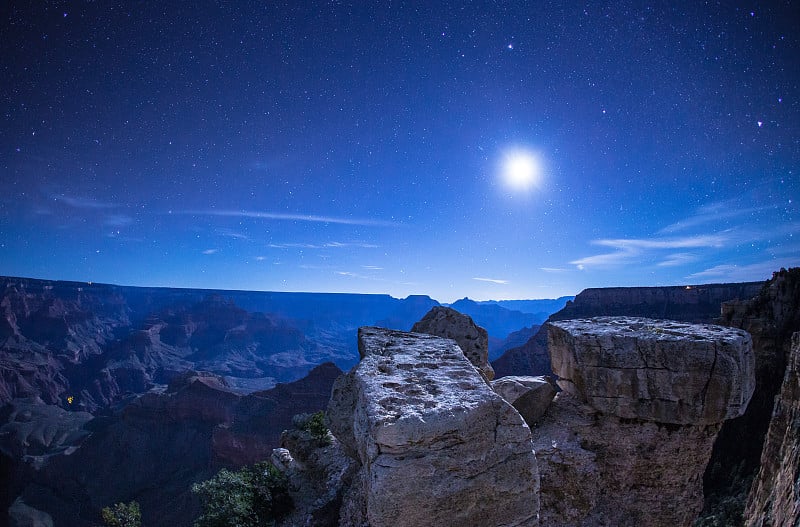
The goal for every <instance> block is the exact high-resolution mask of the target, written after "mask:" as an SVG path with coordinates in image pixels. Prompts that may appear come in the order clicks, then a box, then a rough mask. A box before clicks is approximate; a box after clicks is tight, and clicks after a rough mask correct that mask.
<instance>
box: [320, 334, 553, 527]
mask: <svg viewBox="0 0 800 527" xmlns="http://www.w3.org/2000/svg"><path fill="white" fill-rule="evenodd" d="M358 345H359V352H360V354H361V362H360V363H359V364H358V365H357V366H356V367H355V368H353V370H352V371H351V372H350V373H349V374H347V375H345V376H342V377H340V378H339V380H338V381H337V383H336V385H335V386H334V390H333V395H332V398H331V403H330V406H329V409H328V411H329V415H330V421H331V429H332V432H333V433H334V435H336V437H337V438H338V439H339V440H340V441H341V443H342V447H343V448H344V449H345V451H346V452H348V453H349V454H350V455H352V456H353V457H354V458H356V459H357V461H358V462H359V463H360V465H361V468H360V475H359V476H357V477H356V483H354V486H353V488H352V489H351V491H350V492H349V494H348V496H346V497H345V500H344V503H343V504H342V515H341V518H340V525H345V524H348V525H369V526H371V527H381V526H390V525H391V526H398V527H402V526H409V527H411V526H414V527H419V526H426V525H431V526H434V525H435V526H447V525H452V526H463V525H487V526H535V525H538V510H539V502H538V492H539V474H538V469H537V464H536V457H535V454H534V451H533V448H532V444H531V436H530V429H529V428H528V426H527V425H526V424H525V422H524V421H523V419H522V417H521V416H520V415H519V413H517V411H516V410H515V409H514V408H513V407H512V406H511V405H509V404H508V403H506V402H505V401H504V400H503V399H502V398H501V397H500V396H498V395H497V394H495V393H494V392H493V391H492V389H491V388H490V387H489V385H488V384H487V383H486V382H485V381H484V379H483V378H482V377H481V375H480V374H479V373H478V371H477V370H476V369H475V368H474V367H473V366H472V365H471V364H470V362H469V361H468V360H467V359H466V358H465V356H464V354H463V353H462V351H461V349H459V347H458V345H457V344H456V343H455V342H454V341H452V340H449V339H444V338H439V337H433V336H430V335H422V334H415V333H403V332H399V331H392V330H386V329H380V328H371V327H367V328H361V329H360V330H359V340H358Z"/></svg>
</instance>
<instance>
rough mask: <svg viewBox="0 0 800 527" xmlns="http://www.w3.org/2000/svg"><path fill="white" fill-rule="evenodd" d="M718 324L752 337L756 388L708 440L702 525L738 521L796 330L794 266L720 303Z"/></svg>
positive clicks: (798, 305) (798, 291)
mask: <svg viewBox="0 0 800 527" xmlns="http://www.w3.org/2000/svg"><path fill="white" fill-rule="evenodd" d="M719 323H720V324H723V325H726V326H731V327H735V328H741V329H744V330H745V331H747V332H748V333H750V335H751V336H752V338H753V352H754V354H755V359H756V388H755V391H754V393H753V398H752V400H751V401H750V405H749V406H748V408H747V411H746V412H745V414H744V415H743V416H742V417H740V418H739V419H733V420H731V421H728V422H726V423H725V424H724V425H723V427H722V430H720V433H719V437H718V438H717V441H716V443H715V444H714V451H713V454H712V457H711V460H710V461H709V465H708V469H707V470H706V473H705V476H704V482H705V490H706V494H707V496H708V501H707V503H706V507H705V509H704V511H703V517H704V518H708V522H707V524H708V525H714V522H715V521H724V522H734V524H735V523H739V522H741V521H742V512H743V509H744V504H745V501H746V500H747V495H748V492H749V490H750V486H751V485H750V482H751V481H752V479H753V477H754V476H755V474H756V472H757V471H758V469H759V465H760V461H761V459H762V456H763V454H762V452H763V450H764V440H765V437H766V435H767V429H768V427H769V424H770V419H771V417H772V415H773V407H774V405H775V397H776V395H777V394H778V393H779V391H780V389H781V384H782V382H783V379H784V377H785V374H786V370H787V364H789V363H790V362H789V355H790V350H791V336H792V334H793V333H794V332H796V331H800V268H794V269H789V270H785V269H781V270H780V271H779V272H776V273H774V274H773V277H772V279H771V280H769V281H767V282H766V283H764V284H763V285H762V287H761V289H760V290H759V292H758V294H756V295H754V297H753V298H751V299H742V300H735V301H730V302H726V303H724V304H723V306H722V315H721V318H720V321H719ZM761 506H766V504H761ZM744 519H745V520H746V519H747V518H746V517H745V518H744Z"/></svg>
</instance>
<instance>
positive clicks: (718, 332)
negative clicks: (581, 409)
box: [548, 317, 755, 424]
mask: <svg viewBox="0 0 800 527" xmlns="http://www.w3.org/2000/svg"><path fill="white" fill-rule="evenodd" d="M548 338H549V340H548V347H549V349H550V354H551V357H552V363H553V371H554V372H555V373H556V374H557V375H558V376H559V378H560V379H559V386H561V387H562V388H563V389H564V390H566V391H568V392H570V393H572V394H573V395H575V396H577V397H578V398H580V399H582V400H584V401H586V402H588V403H589V404H590V405H591V406H592V407H593V408H595V409H597V410H599V411H601V412H603V413H605V414H611V415H616V416H618V417H623V418H628V419H634V418H635V419H645V420H649V421H656V422H660V423H671V424H714V423H721V422H722V421H724V420H726V419H732V418H734V417H739V416H740V415H742V414H743V413H744V411H745V409H746V408H747V403H748V402H749V401H750V397H751V396H752V394H753V390H754V389H755V359H754V356H753V349H752V340H751V338H750V335H749V334H748V333H747V332H745V331H742V330H739V329H735V328H728V327H723V326H714V325H709V324H687V323H683V322H676V321H671V320H654V319H646V318H636V317H596V318H590V319H577V320H564V321H559V322H551V323H550V330H549V333H548Z"/></svg>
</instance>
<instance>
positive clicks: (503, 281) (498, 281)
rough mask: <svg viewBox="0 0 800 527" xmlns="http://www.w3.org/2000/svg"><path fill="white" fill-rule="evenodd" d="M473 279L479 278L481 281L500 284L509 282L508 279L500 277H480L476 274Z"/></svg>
mask: <svg viewBox="0 0 800 527" xmlns="http://www.w3.org/2000/svg"><path fill="white" fill-rule="evenodd" d="M472 279H473V280H477V281H479V282H489V283H491V284H500V285H505V284H507V283H509V282H508V280H500V279H499V278H480V277H477V276H476V277H473V278H472Z"/></svg>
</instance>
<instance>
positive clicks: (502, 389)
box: [491, 375, 556, 426]
mask: <svg viewBox="0 0 800 527" xmlns="http://www.w3.org/2000/svg"><path fill="white" fill-rule="evenodd" d="M491 384H492V389H493V390H494V391H495V393H497V394H498V395H499V396H500V397H502V398H503V399H505V400H506V401H508V402H509V403H510V404H511V405H512V406H513V407H514V408H516V409H517V411H518V412H519V413H520V415H521V416H522V418H523V419H525V422H526V423H528V426H533V424H534V423H536V421H538V420H539V418H541V417H542V415H544V412H545V411H546V410H547V407H548V406H550V402H551V401H552V400H553V397H555V395H556V389H555V388H554V387H553V384H552V383H551V382H550V381H549V380H548V378H547V377H544V376H539V377H524V376H513V375H510V376H507V377H501V378H500V379H495V380H493V381H492V383H491Z"/></svg>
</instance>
